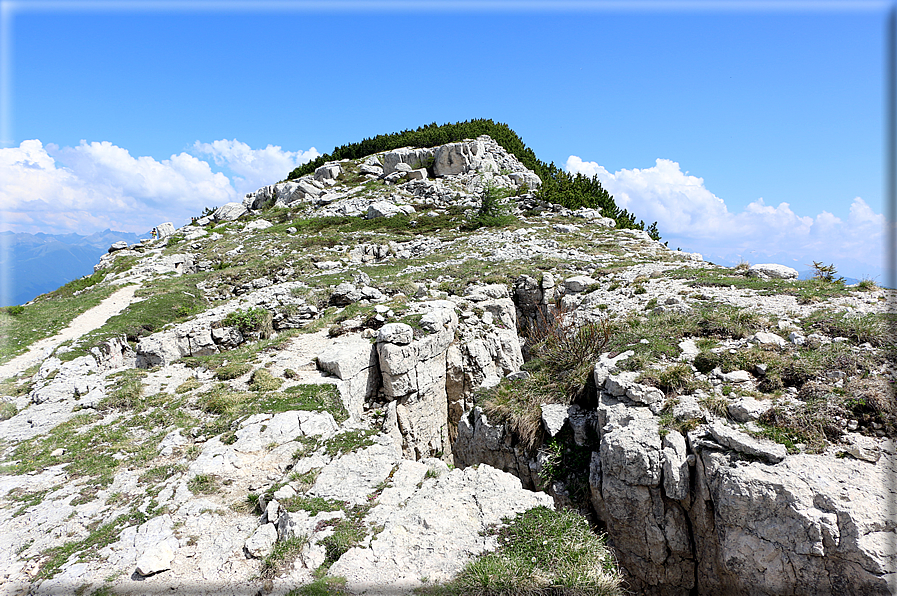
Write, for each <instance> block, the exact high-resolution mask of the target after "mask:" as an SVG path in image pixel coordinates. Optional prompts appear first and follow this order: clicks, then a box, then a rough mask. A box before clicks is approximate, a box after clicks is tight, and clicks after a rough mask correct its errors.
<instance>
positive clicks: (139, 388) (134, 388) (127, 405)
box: [97, 368, 147, 412]
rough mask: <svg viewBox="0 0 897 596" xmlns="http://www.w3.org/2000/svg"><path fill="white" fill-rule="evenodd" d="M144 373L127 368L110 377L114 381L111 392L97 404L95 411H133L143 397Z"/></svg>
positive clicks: (140, 370)
mask: <svg viewBox="0 0 897 596" xmlns="http://www.w3.org/2000/svg"><path fill="white" fill-rule="evenodd" d="M146 374H147V373H146V371H145V370H142V369H139V368H129V369H126V370H123V371H121V372H118V373H115V374H114V375H110V378H112V379H114V381H113V384H112V386H111V387H109V389H111V390H112V392H111V393H109V394H108V395H107V396H106V397H104V398H103V399H101V400H100V402H99V403H98V404H97V410H99V411H101V412H108V411H109V410H131V409H135V407H136V406H137V404H138V403H139V402H140V399H141V398H142V397H143V381H141V379H142V378H143V377H145V376H146Z"/></svg>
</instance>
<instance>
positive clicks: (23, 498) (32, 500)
mask: <svg viewBox="0 0 897 596" xmlns="http://www.w3.org/2000/svg"><path fill="white" fill-rule="evenodd" d="M49 492H50V491H49V490H41V491H37V492H33V493H32V492H28V491H26V490H25V489H24V488H16V489H13V490H11V491H9V492H8V493H7V494H6V498H7V499H8V500H10V501H12V502H13V503H19V508H18V509H16V510H15V512H14V513H13V514H12V517H18V516H20V515H22V514H23V513H25V511H27V510H28V509H29V508H31V507H34V506H35V505H38V504H40V503H42V502H43V500H44V497H46V496H47V494H48V493H49Z"/></svg>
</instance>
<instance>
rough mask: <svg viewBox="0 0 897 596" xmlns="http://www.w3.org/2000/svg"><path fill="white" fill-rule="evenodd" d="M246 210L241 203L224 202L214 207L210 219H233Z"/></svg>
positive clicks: (219, 220)
mask: <svg viewBox="0 0 897 596" xmlns="http://www.w3.org/2000/svg"><path fill="white" fill-rule="evenodd" d="M247 212H248V210H247V209H246V206H245V205H244V204H243V203H225V204H224V205H222V206H221V207H218V208H217V209H215V212H214V213H213V214H212V219H213V220H215V222H222V221H234V220H237V219H239V218H240V217H242V216H243V215H245V214H246V213H247Z"/></svg>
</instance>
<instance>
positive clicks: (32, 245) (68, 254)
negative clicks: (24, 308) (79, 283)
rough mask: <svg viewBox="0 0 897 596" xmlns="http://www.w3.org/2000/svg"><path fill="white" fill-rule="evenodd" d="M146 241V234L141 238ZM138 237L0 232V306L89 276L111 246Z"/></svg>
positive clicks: (108, 233)
mask: <svg viewBox="0 0 897 596" xmlns="http://www.w3.org/2000/svg"><path fill="white" fill-rule="evenodd" d="M143 237H144V238H148V237H149V233H146V234H144V235H143ZM140 238H141V236H138V235H137V234H133V233H130V232H114V231H112V230H104V231H102V232H97V233H95V234H91V235H89V236H82V235H81V234H44V233H43V232H39V233H37V234H27V233H24V232H19V233H16V232H0V272H2V273H3V275H2V278H0V279H2V283H3V285H4V286H8V287H4V288H2V289H0V306H10V305H14V304H24V303H26V302H28V301H30V300H32V299H33V298H35V297H36V296H39V295H40V294H44V293H46V292H50V291H53V290H55V289H56V288H58V287H59V286H61V285H64V284H66V283H68V282H70V281H72V280H73V279H78V278H79V277H83V276H85V275H89V274H91V273H93V266H94V265H96V264H97V262H98V261H99V260H100V255H102V254H103V253H105V252H106V251H107V250H108V249H109V246H110V245H111V244H112V243H113V242H118V241H119V240H124V241H125V242H127V243H128V244H135V243H137V242H139V241H140Z"/></svg>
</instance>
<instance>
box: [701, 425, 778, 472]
mask: <svg viewBox="0 0 897 596" xmlns="http://www.w3.org/2000/svg"><path fill="white" fill-rule="evenodd" d="M709 430H710V434H712V435H713V438H714V439H716V441H717V442H719V444H720V445H722V446H723V447H728V448H729V449H734V450H735V451H738V452H740V453H744V454H746V455H751V456H754V457H760V458H763V459H765V460H766V461H768V462H771V463H774V464H776V463H779V462H780V461H782V460H783V459H785V456H786V455H788V451H787V450H786V449H785V446H784V445H781V444H779V443H773V442H772V441H763V440H760V439H755V438H754V437H752V436H750V435H749V434H747V433H743V432H741V431H739V430H737V429H735V428H732V427H731V426H729V425H727V424H725V423H724V422H721V421H715V422H712V423H710V427H709Z"/></svg>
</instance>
